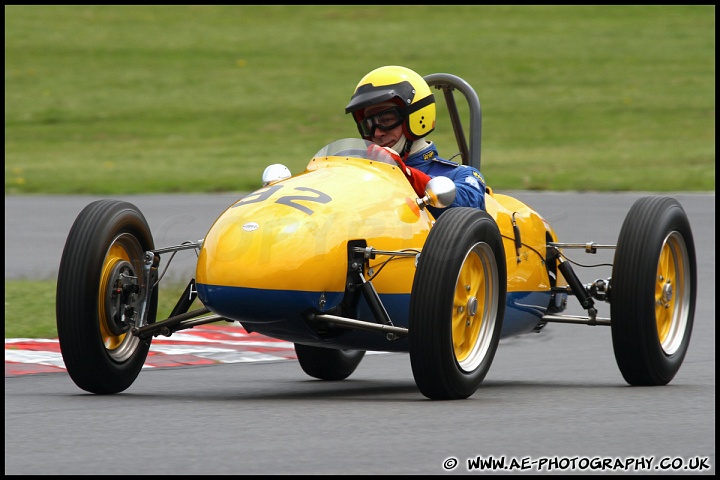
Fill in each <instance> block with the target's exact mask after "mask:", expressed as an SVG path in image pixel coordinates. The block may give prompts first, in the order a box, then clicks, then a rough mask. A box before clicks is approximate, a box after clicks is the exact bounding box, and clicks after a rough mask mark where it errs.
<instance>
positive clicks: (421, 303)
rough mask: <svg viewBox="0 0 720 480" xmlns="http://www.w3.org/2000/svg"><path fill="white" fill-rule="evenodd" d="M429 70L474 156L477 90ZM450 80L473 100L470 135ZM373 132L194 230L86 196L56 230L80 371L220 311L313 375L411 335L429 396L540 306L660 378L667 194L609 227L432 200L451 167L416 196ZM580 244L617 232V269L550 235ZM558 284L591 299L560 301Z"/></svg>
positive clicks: (667, 331)
mask: <svg viewBox="0 0 720 480" xmlns="http://www.w3.org/2000/svg"><path fill="white" fill-rule="evenodd" d="M425 80H426V81H427V83H428V84H429V85H430V86H431V87H434V88H436V89H439V90H441V91H442V92H443V96H444V98H445V100H446V106H447V111H448V113H449V115H450V117H451V120H452V122H451V123H452V125H453V127H454V129H455V138H456V139H457V143H458V149H459V152H460V157H461V159H462V163H463V164H466V165H472V166H474V167H476V168H478V169H479V168H480V132H481V121H482V118H481V109H480V102H479V100H478V97H477V95H476V93H475V91H474V90H473V89H472V87H471V86H470V85H469V84H468V83H467V82H465V81H464V80H463V79H461V78H459V77H457V76H454V75H450V74H445V73H438V74H432V75H428V76H426V77H425ZM456 92H460V93H461V94H462V95H463V96H464V97H465V99H466V101H467V104H468V112H469V115H468V117H469V125H470V127H469V130H468V133H469V135H468V137H469V142H468V141H467V139H466V135H465V132H464V129H463V125H462V121H461V119H460V114H459V110H458V108H457V105H456V103H455V93H456ZM370 146H371V145H370V143H369V142H367V141H365V140H361V139H340V140H337V141H334V142H331V143H330V144H328V145H326V146H324V147H323V148H321V149H320V150H319V151H318V152H317V153H316V154H315V155H313V156H312V157H311V159H310V161H309V163H308V165H307V168H306V169H305V170H304V171H303V172H301V173H300V174H297V175H294V176H293V175H290V172H289V170H288V169H287V168H286V167H284V166H282V165H278V164H275V165H271V166H269V167H268V168H267V169H266V170H265V173H264V175H263V179H262V180H263V186H262V187H261V188H259V189H257V190H255V191H253V192H250V193H248V194H247V195H245V196H243V197H242V198H239V199H238V200H237V202H235V203H234V204H233V205H231V206H230V207H229V208H227V209H226V210H225V211H224V212H220V215H219V217H218V218H217V220H216V221H215V222H214V224H213V225H212V227H211V228H210V230H209V231H208V232H206V234H205V236H204V238H203V239H202V240H200V241H197V242H187V243H185V244H181V245H173V246H168V247H162V248H158V247H157V246H155V244H154V241H153V236H152V233H151V231H150V228H149V227H148V223H147V221H146V219H145V217H144V216H143V214H142V213H141V212H140V211H139V210H138V208H137V207H135V206H134V205H132V204H130V203H127V202H123V201H117V200H100V201H96V202H93V203H91V204H89V205H88V206H87V207H85V209H83V210H82V212H80V214H79V215H78V217H77V219H76V220H75V222H74V224H73V226H72V228H71V230H70V233H69V235H68V238H67V241H66V244H65V249H64V251H63V255H62V259H61V264H60V269H59V274H58V283H57V305H56V310H57V328H58V336H59V341H60V349H61V352H62V356H63V359H64V362H65V365H66V367H67V371H68V373H69V375H70V376H71V378H72V379H73V381H74V382H75V383H76V384H77V386H78V387H79V388H81V389H83V390H85V391H88V392H91V393H96V394H112V393H117V392H121V391H124V390H125V389H127V388H128V387H129V386H130V385H131V384H132V383H133V382H134V381H135V379H136V378H137V376H138V374H139V373H140V370H141V368H142V366H143V364H144V362H145V360H146V357H147V355H148V351H149V348H150V345H151V342H152V340H153V338H154V337H156V336H158V335H164V336H170V335H172V334H173V333H174V332H177V331H180V330H184V329H188V328H192V327H194V326H197V325H202V324H206V323H210V322H228V321H230V322H239V323H241V324H242V326H243V327H244V328H245V329H246V330H247V331H248V332H258V333H260V334H263V335H266V336H269V337H273V338H277V339H282V340H286V341H289V342H293V343H294V345H295V352H296V354H297V359H298V361H299V363H300V366H301V367H302V369H303V370H304V372H305V373H307V374H308V375H310V376H312V377H314V378H319V379H323V380H331V381H332V380H343V379H345V378H347V377H348V376H349V375H351V374H352V373H353V371H354V370H355V369H356V367H357V366H358V364H359V363H360V361H361V360H362V358H363V356H364V354H365V352H366V351H391V352H409V358H410V363H411V367H412V372H413V377H414V380H415V383H416V384H417V386H418V389H419V391H420V392H421V393H422V394H423V395H424V396H426V397H427V398H430V399H462V398H467V397H469V396H471V395H473V393H474V392H475V391H476V390H477V389H478V388H479V386H480V384H481V383H482V381H483V379H484V378H485V376H486V374H487V372H488V370H489V369H490V366H491V364H492V361H493V358H494V356H495V352H496V350H497V348H498V342H499V341H500V339H501V338H505V337H510V336H513V335H521V334H526V333H529V332H533V331H539V330H540V329H542V327H543V326H544V325H546V324H547V323H549V322H559V323H585V324H588V325H605V326H609V327H610V328H611V330H612V339H613V348H614V352H615V358H616V360H617V364H618V367H619V368H620V371H621V373H622V375H623V377H624V378H625V380H626V381H627V382H628V383H629V384H631V385H664V384H667V383H668V382H670V380H672V378H673V377H674V375H675V374H676V372H677V371H678V369H679V368H680V366H681V364H682V362H683V359H684V357H685V354H686V351H687V348H688V344H689V341H690V335H691V331H692V326H693V316H694V311H695V295H696V260H695V247H694V244H693V238H692V232H691V229H690V224H689V221H688V218H687V216H686V214H685V211H684V210H683V208H682V206H681V205H680V204H679V203H678V202H677V201H676V200H675V199H673V198H670V197H662V196H649V197H644V198H641V199H640V200H638V201H637V202H636V203H635V204H634V205H633V206H632V208H631V209H630V211H629V213H628V215H627V216H626V218H625V221H624V223H623V226H622V228H621V231H620V235H619V238H618V241H617V244H616V245H596V244H594V243H592V242H589V243H563V242H561V241H560V240H559V239H558V238H557V236H556V234H555V232H554V231H553V229H552V227H551V226H550V224H549V223H548V222H547V221H546V220H545V219H544V218H543V217H542V216H541V215H540V214H539V213H538V212H536V211H535V210H533V208H532V207H530V206H528V205H526V204H524V203H523V202H521V201H519V200H517V199H516V198H513V197H511V196H508V195H503V194H500V193H497V192H494V191H493V190H492V189H491V188H488V189H487V193H486V201H485V202H486V209H485V210H479V209H475V208H466V207H453V208H450V209H447V210H446V211H445V213H443V214H442V215H440V216H439V217H438V218H434V217H433V215H432V214H431V213H430V212H429V211H428V208H427V207H428V206H435V207H443V206H447V205H450V203H452V201H453V199H454V196H455V190H454V189H455V186H454V184H453V183H452V181H450V180H449V179H447V178H444V177H435V178H433V179H432V180H431V181H430V183H429V184H428V187H427V190H426V192H425V195H424V196H422V197H418V195H417V194H416V193H415V192H414V191H413V189H412V187H411V186H410V184H409V183H408V182H407V180H406V178H405V176H404V175H403V174H402V172H400V170H399V168H398V166H397V165H396V164H395V162H394V161H393V160H392V159H391V158H390V157H389V156H388V157H386V158H385V157H383V155H382V153H380V154H378V153H377V149H372V148H369V147H370ZM371 152H374V154H372V155H371ZM202 233H203V232H200V234H202ZM198 236H200V235H198ZM577 248H582V249H584V250H585V251H586V252H587V253H595V251H596V250H597V249H599V248H612V249H615V254H614V261H613V267H612V276H611V277H610V278H607V279H606V280H594V281H592V282H590V283H583V282H582V281H581V280H580V279H579V278H578V277H577V275H576V274H575V272H574V271H573V269H572V266H571V263H570V262H569V261H568V260H567V258H566V257H565V255H564V253H563V252H564V250H568V249H577ZM183 251H192V253H193V254H197V255H198V259H197V266H196V271H195V276H194V277H193V278H191V279H189V282H188V285H187V288H186V290H185V292H184V293H183V295H182V296H181V297H180V298H179V299H178V301H177V304H176V306H175V308H174V310H173V311H172V313H171V314H170V316H169V317H168V318H165V319H158V318H156V317H157V315H156V313H157V304H158V295H159V294H160V291H161V290H160V288H159V283H160V282H159V279H160V278H162V275H161V272H162V271H163V269H165V268H167V266H169V261H166V260H167V259H172V256H174V255H175V254H176V253H179V252H183ZM163 262H165V263H163ZM570 300H573V301H578V302H579V304H580V306H581V307H582V308H583V309H584V310H585V311H586V315H584V316H576V315H568V314H565V313H564V312H565V310H566V307H567V302H568V301H570ZM596 301H602V302H607V303H609V304H610V318H602V317H600V316H598V311H597V308H596V306H595V302H596ZM193 303H199V304H200V305H197V306H196V308H194V309H191V307H192V306H193Z"/></svg>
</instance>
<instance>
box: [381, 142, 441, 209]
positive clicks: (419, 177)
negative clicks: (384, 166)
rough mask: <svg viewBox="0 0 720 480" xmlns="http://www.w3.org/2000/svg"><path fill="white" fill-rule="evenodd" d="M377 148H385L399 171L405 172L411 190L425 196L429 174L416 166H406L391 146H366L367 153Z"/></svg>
mask: <svg viewBox="0 0 720 480" xmlns="http://www.w3.org/2000/svg"><path fill="white" fill-rule="evenodd" d="M379 149H382V150H385V151H386V153H387V154H388V155H390V156H391V157H392V159H393V160H395V163H397V164H398V167H400V171H401V172H403V173H404V174H405V177H406V178H407V179H408V181H409V182H410V185H411V186H412V188H413V190H415V193H416V194H417V195H418V196H419V197H424V196H425V187H427V184H428V182H429V181H430V176H429V175H428V174H427V173H425V172H421V171H420V170H418V169H417V168H413V167H408V166H407V165H405V162H403V160H402V158H400V155H398V154H397V152H395V150H393V149H392V148H389V147H381V146H379V145H375V144H373V145H370V146H369V147H368V153H371V152H374V151H377V150H379Z"/></svg>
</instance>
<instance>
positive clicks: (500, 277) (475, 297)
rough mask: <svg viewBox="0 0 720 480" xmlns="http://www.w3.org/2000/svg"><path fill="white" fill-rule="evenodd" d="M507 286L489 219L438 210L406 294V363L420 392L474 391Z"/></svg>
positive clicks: (491, 350)
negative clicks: (408, 360)
mask: <svg viewBox="0 0 720 480" xmlns="http://www.w3.org/2000/svg"><path fill="white" fill-rule="evenodd" d="M506 291H507V270H506V265H505V250H504V248H503V243H502V237H501V236H500V230H499V229H498V226H497V224H496V223H495V220H494V219H493V218H492V217H491V216H490V215H489V214H488V213H486V212H483V211H481V210H477V209H474V208H464V207H456V208H452V209H449V210H447V211H446V212H445V213H443V214H442V215H441V216H440V218H439V219H438V220H437V222H436V223H435V225H434V226H433V228H432V230H431V231H430V234H429V235H428V239H427V241H426V242H425V245H424V246H423V250H422V253H421V254H420V258H419V261H418V267H417V271H416V273H415V279H414V282H413V287H412V293H411V297H410V324H409V339H408V340H409V351H410V362H411V366H412V371H413V376H414V378H415V383H416V384H417V386H418V388H419V389H420V392H421V393H422V394H423V395H425V396H426V397H428V398H430V399H435V400H449V399H461V398H467V397H469V396H470V395H472V394H473V393H475V391H476V390H477V388H478V387H479V386H480V384H481V383H482V381H483V379H484V378H485V375H486V374H487V372H488V370H489V369H490V365H491V364H492V361H493V358H494V357H495V352H496V350H497V346H498V342H499V341H500V332H501V330H502V321H503V315H504V312H505V294H506Z"/></svg>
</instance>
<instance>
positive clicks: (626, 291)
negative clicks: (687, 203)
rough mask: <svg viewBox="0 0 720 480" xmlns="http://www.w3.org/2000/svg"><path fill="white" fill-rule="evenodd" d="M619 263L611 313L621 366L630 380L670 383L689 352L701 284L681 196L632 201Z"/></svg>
mask: <svg viewBox="0 0 720 480" xmlns="http://www.w3.org/2000/svg"><path fill="white" fill-rule="evenodd" d="M613 265H614V266H613V270H612V278H611V289H610V318H611V330H612V340H613V350H614V352H615V360H616V361H617V364H618V367H619V368H620V372H621V373H622V376H623V378H625V381H627V383H629V384H630V385H665V384H667V383H668V382H670V380H672V379H673V377H674V376H675V374H676V373H677V371H678V370H679V369H680V365H681V364H682V362H683V359H684V358H685V353H686V352H687V349H688V344H689V343H690V334H691V333H692V327H693V318H694V316H695V295H696V291H697V266H696V260H695V245H694V243H693V237H692V232H691V230H690V222H689V221H688V218H687V215H686V214H685V210H683V208H682V206H681V205H680V204H679V203H678V202H677V200H675V199H674V198H668V197H644V198H641V199H639V200H637V201H636V202H635V203H634V204H633V206H632V207H631V209H630V212H629V213H628V215H627V217H625V221H624V223H623V226H622V228H621V230H620V236H619V238H618V243H617V249H616V251H615V259H614V262H613Z"/></svg>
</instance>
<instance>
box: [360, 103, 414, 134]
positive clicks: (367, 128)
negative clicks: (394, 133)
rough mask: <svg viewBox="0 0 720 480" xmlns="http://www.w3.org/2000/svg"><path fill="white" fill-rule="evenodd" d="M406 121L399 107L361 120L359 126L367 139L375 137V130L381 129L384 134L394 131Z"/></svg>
mask: <svg viewBox="0 0 720 480" xmlns="http://www.w3.org/2000/svg"><path fill="white" fill-rule="evenodd" d="M403 120H404V115H403V112H402V110H400V108H399V107H390V108H388V109H387V110H383V111H381V112H378V113H374V114H372V115H368V116H367V117H365V118H363V119H362V120H360V123H358V125H359V126H360V130H361V131H362V134H363V135H365V136H367V137H372V136H373V135H375V129H376V128H379V129H380V130H382V131H383V132H387V131H388V130H392V129H393V128H395V127H397V126H398V125H400V124H401V123H402V122H403Z"/></svg>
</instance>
